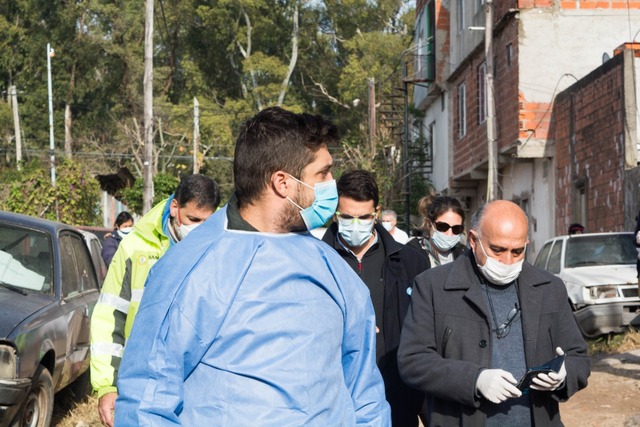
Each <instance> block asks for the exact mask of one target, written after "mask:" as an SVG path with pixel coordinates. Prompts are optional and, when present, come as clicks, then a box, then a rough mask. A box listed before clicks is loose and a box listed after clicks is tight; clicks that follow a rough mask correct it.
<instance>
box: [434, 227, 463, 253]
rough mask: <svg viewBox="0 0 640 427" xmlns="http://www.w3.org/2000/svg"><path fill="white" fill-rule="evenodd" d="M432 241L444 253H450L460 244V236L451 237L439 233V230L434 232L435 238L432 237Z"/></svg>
mask: <svg viewBox="0 0 640 427" xmlns="http://www.w3.org/2000/svg"><path fill="white" fill-rule="evenodd" d="M431 241H432V242H433V244H434V245H435V247H436V248H438V249H440V250H441V251H443V252H446V251H450V250H451V249H453V247H454V246H455V245H457V244H458V243H460V234H454V235H453V236H449V235H448V234H444V233H441V232H439V231H438V230H434V232H433V236H431Z"/></svg>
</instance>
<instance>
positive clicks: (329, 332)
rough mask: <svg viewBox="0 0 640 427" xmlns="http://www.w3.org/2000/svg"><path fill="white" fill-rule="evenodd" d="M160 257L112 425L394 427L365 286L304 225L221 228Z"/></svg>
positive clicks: (212, 226)
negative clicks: (298, 229)
mask: <svg viewBox="0 0 640 427" xmlns="http://www.w3.org/2000/svg"><path fill="white" fill-rule="evenodd" d="M226 224H227V216H226V208H223V209H221V210H219V211H218V212H216V213H215V214H214V215H212V216H211V217H210V218H209V219H208V220H207V221H206V222H205V223H203V224H202V225H201V226H200V227H199V228H198V230H197V232H194V233H191V234H189V236H187V238H186V239H184V240H183V241H182V242H180V244H178V245H175V246H173V247H172V248H171V249H170V250H169V251H168V252H167V253H166V254H165V255H164V256H163V257H162V258H161V259H160V261H158V262H157V263H156V265H155V266H154V267H153V269H152V270H151V272H150V273H149V277H148V279H147V283H146V288H145V291H144V296H143V298H142V302H141V305H140V309H139V311H138V314H137V316H136V319H135V322H134V326H133V330H132V332H131V336H130V338H129V340H128V342H127V344H126V349H125V353H124V357H123V360H122V364H121V365H120V372H119V374H118V391H119V397H118V399H117V402H116V411H115V421H116V425H117V426H134V425H135V426H152V425H153V426H165V425H167V426H168V425H187V426H205V425H206V426H233V427H239V426H278V427H283V426H322V427H327V426H356V425H363V426H364V425H366V426H390V424H391V422H390V410H389V406H388V404H387V402H386V400H385V394H384V393H385V392H384V384H383V382H382V378H381V376H380V373H379V371H378V368H377V366H376V359H375V348H376V347H375V321H374V313H373V307H372V304H371V299H370V297H369V291H368V290H367V288H366V286H365V285H364V284H363V283H362V281H361V280H360V279H359V278H358V277H357V275H356V274H355V273H354V272H353V270H352V269H351V268H350V267H349V266H348V265H347V264H346V263H345V262H344V261H343V260H342V258H341V257H340V256H339V255H338V254H337V253H336V252H335V251H334V250H333V249H332V248H330V247H329V246H328V245H326V244H325V243H323V242H322V241H320V240H317V239H316V238H314V237H312V236H311V235H310V234H308V233H306V234H296V233H290V234H271V233H259V232H245V231H238V230H229V229H227V226H226Z"/></svg>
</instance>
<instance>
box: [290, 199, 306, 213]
mask: <svg viewBox="0 0 640 427" xmlns="http://www.w3.org/2000/svg"><path fill="white" fill-rule="evenodd" d="M287 200H288V201H290V202H291V203H293V205H294V206H295V207H296V208H298V209H300V210H301V211H302V210H304V208H303V207H302V206H300V205H299V204H297V203H296V202H294V201H293V200H291V198H290V197H289V196H287Z"/></svg>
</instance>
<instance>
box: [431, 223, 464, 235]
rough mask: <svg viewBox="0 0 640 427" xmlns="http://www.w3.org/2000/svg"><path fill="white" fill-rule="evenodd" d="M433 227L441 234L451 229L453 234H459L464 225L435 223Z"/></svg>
mask: <svg viewBox="0 0 640 427" xmlns="http://www.w3.org/2000/svg"><path fill="white" fill-rule="evenodd" d="M435 226H436V230H438V231H439V232H441V233H446V232H447V230H448V229H451V231H452V232H453V234H460V233H462V232H463V231H464V225H462V224H458V225H449V224H447V223H446V222H441V221H437V222H436V223H435Z"/></svg>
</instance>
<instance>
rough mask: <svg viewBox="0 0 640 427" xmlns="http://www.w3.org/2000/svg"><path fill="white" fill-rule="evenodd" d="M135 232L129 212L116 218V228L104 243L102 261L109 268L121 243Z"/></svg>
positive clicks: (122, 213) (124, 212)
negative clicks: (132, 231)
mask: <svg viewBox="0 0 640 427" xmlns="http://www.w3.org/2000/svg"><path fill="white" fill-rule="evenodd" d="M131 230H133V217H132V216H131V214H130V213H129V212H127V211H123V212H120V213H119V214H118V216H117V217H116V223H115V227H114V229H113V232H112V233H110V234H111V235H110V236H109V237H108V238H106V239H105V241H104V242H103V243H102V259H103V260H104V264H105V265H106V266H107V268H109V264H111V259H112V258H113V255H115V253H116V250H118V246H120V241H121V240H122V239H123V238H124V236H126V235H127V234H129V232H130V231H131Z"/></svg>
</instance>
